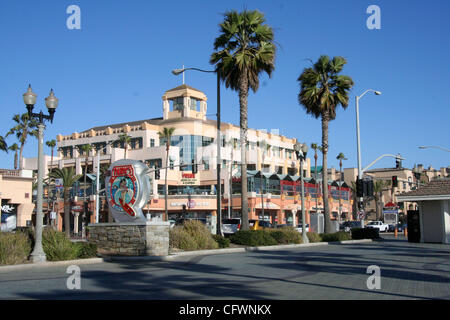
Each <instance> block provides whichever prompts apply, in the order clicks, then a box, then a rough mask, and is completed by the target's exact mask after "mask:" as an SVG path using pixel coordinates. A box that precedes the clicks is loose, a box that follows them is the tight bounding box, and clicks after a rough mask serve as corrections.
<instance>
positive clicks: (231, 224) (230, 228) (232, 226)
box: [222, 218, 241, 235]
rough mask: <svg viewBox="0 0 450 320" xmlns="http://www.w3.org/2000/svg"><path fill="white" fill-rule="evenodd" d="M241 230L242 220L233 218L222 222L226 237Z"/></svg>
mask: <svg viewBox="0 0 450 320" xmlns="http://www.w3.org/2000/svg"><path fill="white" fill-rule="evenodd" d="M240 229H241V219H240V218H231V219H223V220H222V232H223V234H224V235H231V234H233V233H236V232H237V231H239V230H240Z"/></svg>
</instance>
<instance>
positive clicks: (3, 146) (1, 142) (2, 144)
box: [0, 136, 8, 152]
mask: <svg viewBox="0 0 450 320" xmlns="http://www.w3.org/2000/svg"><path fill="white" fill-rule="evenodd" d="M0 150H2V151H5V152H8V144H7V143H6V141H5V138H4V137H3V136H0Z"/></svg>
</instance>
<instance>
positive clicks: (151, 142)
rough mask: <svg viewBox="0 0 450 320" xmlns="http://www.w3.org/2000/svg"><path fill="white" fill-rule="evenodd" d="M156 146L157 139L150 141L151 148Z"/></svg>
mask: <svg viewBox="0 0 450 320" xmlns="http://www.w3.org/2000/svg"><path fill="white" fill-rule="evenodd" d="M154 146H155V139H150V148H153V147H154Z"/></svg>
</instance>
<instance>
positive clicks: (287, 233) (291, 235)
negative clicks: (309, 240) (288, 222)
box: [267, 227, 302, 244]
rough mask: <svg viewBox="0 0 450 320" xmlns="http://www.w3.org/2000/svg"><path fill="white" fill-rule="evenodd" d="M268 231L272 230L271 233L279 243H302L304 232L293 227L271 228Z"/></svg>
mask: <svg viewBox="0 0 450 320" xmlns="http://www.w3.org/2000/svg"><path fill="white" fill-rule="evenodd" d="M267 231H269V232H270V235H271V236H272V238H274V239H275V240H276V241H277V243H278V244H289V243H295V244H300V243H302V234H301V233H299V232H298V231H297V230H295V229H294V228H293V227H286V228H280V229H269V230H267Z"/></svg>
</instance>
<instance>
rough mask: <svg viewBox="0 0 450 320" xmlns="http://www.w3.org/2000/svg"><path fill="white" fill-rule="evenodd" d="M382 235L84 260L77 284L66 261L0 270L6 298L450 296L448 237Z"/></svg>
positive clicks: (1, 289) (1, 292)
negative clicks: (367, 239) (376, 275)
mask: <svg viewBox="0 0 450 320" xmlns="http://www.w3.org/2000/svg"><path fill="white" fill-rule="evenodd" d="M383 238H384V239H383V240H381V241H374V242H371V243H358V244H330V245H327V246H317V247H307V248H289V249H280V250H276V251H259V252H253V251H252V252H245V253H228V254H213V255H201V256H181V257H178V258H177V259H174V260H173V261H114V262H103V263H95V264H85V265H80V266H79V268H80V270H81V274H80V284H81V288H80V289H72V290H70V289H68V287H67V281H68V278H69V277H70V276H71V275H72V274H68V273H66V271H67V268H68V266H67V265H65V266H61V265H60V266H51V267H49V266H47V267H35V268H33V269H23V270H10V271H7V272H0V299H169V300H172V299H186V300H191V299H199V300H201V299H217V300H225V299H233V300H236V299H257V300H259V299H263V300H266V299H271V300H279V299H288V300H307V299H337V300H360V299H364V300H366V299H370V300H374V299H382V300H383V299H388V300H391V299H446V300H448V299H450V277H449V275H450V246H449V245H443V244H419V243H409V242H407V241H406V240H404V237H403V236H399V238H397V239H394V237H393V235H389V234H388V235H383ZM373 265H375V266H378V267H379V268H380V289H376V288H374V289H369V288H368V285H367V283H368V278H369V277H372V278H373V276H372V273H367V268H368V267H369V266H373ZM372 278H371V279H372ZM371 279H369V282H370V283H373V282H372V280H371ZM69 280H70V279H69ZM69 282H70V281H69Z"/></svg>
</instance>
